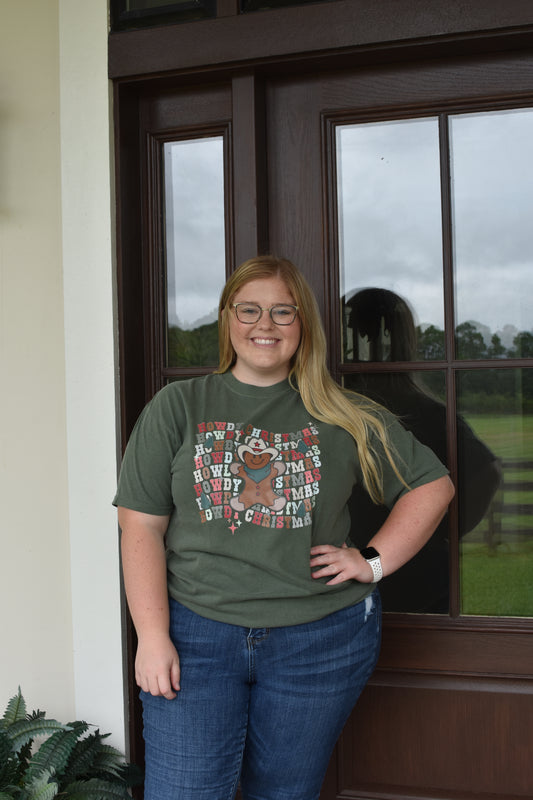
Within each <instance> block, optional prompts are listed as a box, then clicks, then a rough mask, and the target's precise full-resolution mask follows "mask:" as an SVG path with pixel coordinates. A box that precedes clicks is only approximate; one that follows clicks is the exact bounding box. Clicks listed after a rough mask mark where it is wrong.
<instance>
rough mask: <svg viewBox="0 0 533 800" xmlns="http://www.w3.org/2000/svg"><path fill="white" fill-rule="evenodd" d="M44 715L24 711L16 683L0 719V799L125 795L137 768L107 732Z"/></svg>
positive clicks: (101, 799) (94, 799)
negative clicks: (15, 691) (37, 741)
mask: <svg viewBox="0 0 533 800" xmlns="http://www.w3.org/2000/svg"><path fill="white" fill-rule="evenodd" d="M45 716H46V715H45V714H44V712H42V711H34V712H32V714H27V713H26V703H25V701H24V698H23V697H22V694H21V691H20V688H19V691H18V694H17V695H15V697H13V698H11V700H10V701H9V703H8V706H7V708H6V711H5V713H4V716H3V717H2V719H1V720H0V800H53V798H55V797H57V796H59V797H61V798H62V799H63V798H64V799H65V800H129V798H130V795H129V792H128V786H131V785H133V784H134V783H136V782H138V781H137V778H138V777H139V776H138V772H136V771H135V770H134V769H132V768H131V765H128V764H126V763H125V761H124V758H123V756H122V754H121V753H120V752H119V751H118V750H116V749H115V748H114V747H111V746H110V745H107V744H105V743H104V740H105V739H107V737H108V736H109V734H101V733H100V731H98V730H96V731H95V732H93V733H89V732H88V731H89V727H90V726H89V725H88V724H87V723H86V722H81V721H76V722H69V723H68V724H67V725H63V724H62V723H60V722H58V721H57V720H55V719H46V718H45ZM36 737H39V739H41V738H42V739H43V741H42V742H41V744H40V746H39V747H35V746H34V742H35V739H36Z"/></svg>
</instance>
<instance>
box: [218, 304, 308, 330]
mask: <svg viewBox="0 0 533 800" xmlns="http://www.w3.org/2000/svg"><path fill="white" fill-rule="evenodd" d="M238 306H253V307H254V308H258V309H259V311H260V314H259V316H258V317H257V319H254V320H252V321H251V322H250V321H249V320H244V319H241V318H240V317H239V310H238ZM231 307H232V308H234V309H235V316H236V317H237V319H238V320H239V322H242V324H243V325H256V324H257V323H258V322H259V320H260V319H261V317H262V316H263V311H268V313H269V315H270V319H271V320H272V322H273V323H274V325H282V326H283V325H292V323H293V322H294V320H295V319H296V315H297V313H298V311H299V310H300V309H299V306H293V305H292V303H275V304H274V305H273V306H270V307H268V306H260V305H259V303H245V302H242V303H231ZM275 308H292V309H293V310H294V316H293V318H292V319H291V321H290V322H276V320H275V319H274V317H273V316H272V311H273V310H274V309H275Z"/></svg>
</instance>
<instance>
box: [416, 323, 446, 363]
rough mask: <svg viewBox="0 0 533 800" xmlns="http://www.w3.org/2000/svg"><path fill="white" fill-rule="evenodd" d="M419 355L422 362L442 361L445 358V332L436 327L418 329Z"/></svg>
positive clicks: (429, 326)
mask: <svg viewBox="0 0 533 800" xmlns="http://www.w3.org/2000/svg"><path fill="white" fill-rule="evenodd" d="M416 331H417V353H418V357H419V358H420V360H421V361H442V360H443V359H444V358H445V342H444V331H441V330H439V328H436V327H435V325H428V327H427V328H424V330H422V328H420V326H418V327H417V329H416Z"/></svg>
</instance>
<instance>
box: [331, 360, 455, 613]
mask: <svg viewBox="0 0 533 800" xmlns="http://www.w3.org/2000/svg"><path fill="white" fill-rule="evenodd" d="M344 385H345V386H346V388H349V389H353V390H354V391H358V392H361V393H362V394H365V395H367V396H370V397H372V398H373V399H374V400H377V401H378V402H380V403H382V404H383V405H385V406H387V407H388V408H389V409H390V410H391V411H393V412H394V413H395V414H397V415H398V416H399V417H400V419H401V421H402V423H403V424H404V425H405V427H406V428H407V429H408V430H411V431H412V432H413V433H414V434H415V436H416V437H417V438H418V439H419V440H420V441H421V442H423V443H424V444H426V445H427V446H428V447H430V448H431V449H432V450H433V452H434V453H436V455H437V456H438V457H439V458H440V459H441V461H443V462H444V463H446V458H447V452H446V407H445V405H444V402H443V398H444V397H445V375H444V372H442V371H435V372H430V373H427V372H423V373H422V372H412V373H407V372H403V373H381V374H377V375H368V374H367V375H347V376H345V380H344ZM350 513H351V518H352V527H351V534H350V536H351V539H352V541H353V542H354V544H355V545H356V546H357V547H364V546H365V545H366V544H367V543H368V541H369V540H370V539H371V538H372V536H373V535H374V533H375V532H376V531H377V530H378V529H379V528H380V526H381V525H382V524H383V522H384V521H385V519H386V518H387V514H388V511H387V509H385V508H384V507H380V506H375V505H374V504H373V503H372V501H371V500H370V499H369V497H368V495H367V494H366V493H365V492H363V491H362V490H361V489H359V488H356V489H355V490H354V492H353V494H352V497H351V500H350ZM448 541H449V535H448V519H447V518H445V519H444V520H443V522H442V523H441V524H440V525H439V527H438V529H437V530H436V532H435V534H434V535H433V536H432V538H431V539H430V541H429V542H428V543H427V545H426V546H425V547H424V548H423V549H422V550H421V551H420V553H418V555H416V556H415V557H414V558H413V559H412V560H411V561H410V562H409V563H408V564H406V565H405V566H404V567H402V568H401V569H400V570H398V571H397V572H396V573H394V574H393V575H389V576H388V577H386V578H384V579H383V580H382V581H381V582H380V584H379V585H380V593H381V596H382V600H383V609H384V610H385V611H398V612H413V613H414V612H420V613H423V612H426V613H433V614H447V613H448V610H449V558H448Z"/></svg>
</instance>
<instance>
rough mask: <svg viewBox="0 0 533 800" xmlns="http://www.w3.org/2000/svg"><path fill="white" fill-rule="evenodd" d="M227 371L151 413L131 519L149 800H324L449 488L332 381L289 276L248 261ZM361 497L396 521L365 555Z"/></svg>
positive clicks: (237, 276) (223, 314)
mask: <svg viewBox="0 0 533 800" xmlns="http://www.w3.org/2000/svg"><path fill="white" fill-rule="evenodd" d="M219 331H220V366H219V369H218V370H217V372H216V373H215V374H213V375H209V376H206V377H202V378H197V379H193V380H190V381H182V382H176V383H173V384H171V385H169V386H167V387H165V388H164V389H163V390H162V391H161V392H159V393H158V394H157V395H156V396H155V398H154V399H153V400H152V401H151V403H149V405H148V406H147V407H146V409H145V410H144V411H143V413H142V414H141V417H140V419H139V421H138V423H137V425H136V428H135V430H134V432H133V434H132V437H131V439H130V442H129V444H128V447H127V450H126V454H125V457H124V464H123V467H122V471H121V476H120V481H119V488H118V492H117V495H116V497H115V501H114V502H115V504H116V505H118V507H119V522H120V526H121V529H122V558H123V568H124V577H125V586H126V593H127V598H128V603H129V607H130V611H131V615H132V618H133V621H134V624H135V628H136V630H137V634H138V640H139V642H138V650H137V657H136V680H137V682H138V684H139V686H140V687H141V690H142V691H141V696H142V700H143V711H144V736H145V742H146V782H145V798H146V800H156V799H157V800H170V798H176V799H178V798H179V800H231V798H233V797H234V794H235V791H236V788H237V785H238V783H239V781H240V784H241V788H242V794H243V798H244V800H314V799H315V798H317V797H318V795H319V793H320V787H321V783H322V780H323V777H324V773H325V771H326V767H327V763H328V760H329V757H330V755H331V751H332V749H333V746H334V744H335V741H336V739H337V737H338V735H339V733H340V731H341V729H342V727H343V725H344V723H345V721H346V719H347V717H348V716H349V714H350V711H351V709H352V707H353V705H354V703H355V701H356V699H357V697H358V695H359V694H360V692H361V690H362V689H363V687H364V685H365V683H366V681H367V680H368V678H369V676H370V674H371V672H372V670H373V668H374V666H375V663H376V660H377V656H378V650H379V643H380V603H379V595H378V593H377V591H376V587H375V583H376V582H377V580H379V577H380V576H381V575H382V574H389V573H391V572H393V571H394V570H396V569H398V568H399V567H400V566H401V565H402V564H404V563H405V562H406V561H407V560H408V559H410V558H411V557H412V556H413V555H414V554H415V553H416V552H417V551H418V550H419V548H420V547H421V546H422V545H423V544H424V542H426V541H427V539H428V538H429V537H430V536H431V534H432V532H433V530H434V529H435V528H436V526H437V525H438V523H439V522H440V520H441V519H442V517H443V515H444V514H445V511H446V508H447V506H448V503H449V501H450V499H451V497H452V495H453V488H452V486H451V483H450V481H449V478H448V477H447V474H446V469H445V468H444V467H443V466H442V465H441V463H440V462H439V461H438V460H437V459H436V458H435V456H434V455H433V454H432V453H431V451H429V450H428V449H427V448H425V447H424V446H422V445H420V444H419V443H418V442H416V440H415V439H414V438H413V437H412V436H411V434H409V433H407V432H405V431H404V430H403V428H402V427H401V426H400V425H399V424H398V423H396V422H395V420H394V419H393V418H392V416H391V415H389V414H388V413H387V412H386V411H385V410H384V409H382V408H381V407H379V406H377V405H375V404H373V403H371V402H370V401H367V400H365V399H364V398H362V397H361V396H358V395H349V394H347V393H344V392H343V391H342V390H341V389H340V388H339V387H338V386H337V385H336V384H335V383H334V382H333V380H332V379H331V377H330V376H329V373H328V372H327V369H326V359H325V357H326V345H325V337H324V333H323V329H322V326H321V322H320V316H319V312H318V308H317V305H316V301H315V299H314V297H313V294H312V292H311V290H310V288H309V286H308V285H307V283H306V281H305V280H304V278H303V277H302V275H301V274H300V273H299V271H298V270H297V269H296V267H295V266H294V265H293V264H291V263H290V262H289V261H287V260H284V259H277V258H273V257H270V256H265V257H258V258H254V259H251V260H250V261H247V262H245V263H244V264H243V265H241V267H240V268H239V269H238V270H237V271H236V272H235V273H234V274H233V275H232V276H231V278H230V279H229V281H228V283H227V284H226V287H225V289H224V291H223V293H222V297H221V301H220V309H219ZM356 483H362V484H363V485H364V486H365V487H366V489H367V491H368V492H369V494H370V495H371V496H372V497H373V499H374V500H375V501H379V502H385V503H386V504H387V505H389V506H390V507H391V508H392V511H391V513H390V515H389V517H388V519H387V521H386V522H385V523H384V525H383V526H382V528H381V529H380V530H379V531H378V532H377V533H376V535H375V536H374V537H373V539H372V540H371V542H370V543H369V545H370V548H369V549H367V550H365V551H363V552H360V551H359V550H357V549H356V548H354V547H347V546H346V540H347V538H348V534H349V529H350V517H349V512H348V509H347V501H348V498H349V497H350V493H351V490H352V488H353V486H354V484H356Z"/></svg>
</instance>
